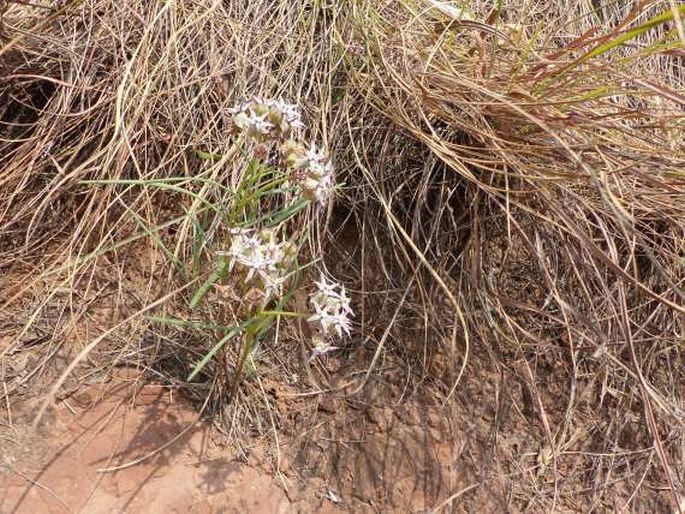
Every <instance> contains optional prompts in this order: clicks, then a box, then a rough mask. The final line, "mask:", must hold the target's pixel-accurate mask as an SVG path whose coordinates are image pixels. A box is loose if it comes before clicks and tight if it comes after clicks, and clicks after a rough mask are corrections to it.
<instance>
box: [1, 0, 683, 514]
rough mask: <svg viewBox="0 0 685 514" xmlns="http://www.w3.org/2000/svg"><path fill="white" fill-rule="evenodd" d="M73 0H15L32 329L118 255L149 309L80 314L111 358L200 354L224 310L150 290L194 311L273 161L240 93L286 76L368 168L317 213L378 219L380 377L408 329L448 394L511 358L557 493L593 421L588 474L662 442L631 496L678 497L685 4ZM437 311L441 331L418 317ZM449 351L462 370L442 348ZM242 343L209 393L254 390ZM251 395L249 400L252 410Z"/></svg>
mask: <svg viewBox="0 0 685 514" xmlns="http://www.w3.org/2000/svg"><path fill="white" fill-rule="evenodd" d="M63 4H64V5H63V6H62V7H53V6H52V5H51V6H48V7H38V6H28V4H27V5H24V3H12V2H9V3H7V5H4V12H3V13H2V18H0V19H1V23H0V37H1V38H2V45H3V46H2V47H1V48H0V73H2V76H1V77H0V80H1V82H0V98H1V99H2V101H1V102H0V116H1V119H2V124H1V125H0V163H1V168H0V270H1V271H2V272H5V273H7V274H8V276H9V274H11V273H12V271H13V270H14V269H15V268H16V267H17V265H18V263H23V264H25V265H27V266H28V267H29V268H30V270H31V272H30V273H29V274H28V277H29V278H28V280H27V281H26V282H24V283H23V284H22V285H20V286H18V287H15V288H13V289H12V291H11V292H10V294H7V295H4V296H3V297H2V298H0V312H7V313H9V312H13V313H16V312H22V308H21V305H22V304H21V302H24V301H25V299H26V297H27V296H29V297H30V296H31V294H32V293H33V296H34V303H33V309H32V311H31V312H30V313H28V314H26V313H25V312H24V313H23V314H22V315H21V316H20V317H19V318H18V319H19V321H21V322H22V324H21V326H18V327H16V329H14V330H13V332H12V334H13V341H14V346H13V347H12V348H14V349H16V348H19V347H20V346H21V341H22V338H23V337H25V336H26V334H27V333H29V332H30V331H31V330H32V327H35V326H36V325H37V324H40V323H41V322H42V321H41V320H43V321H44V318H45V316H46V312H47V311H48V310H49V309H51V306H53V305H54V304H55V302H57V303H59V305H60V306H61V309H62V310H61V314H60V317H59V319H58V320H57V321H56V322H55V323H52V329H51V331H50V333H49V340H50V341H51V342H52V343H51V344H56V345H65V344H72V343H73V341H72V339H73V337H72V336H73V334H74V327H73V324H74V320H75V319H77V318H78V317H79V316H80V314H79V312H78V305H79V304H80V303H81V302H82V299H83V298H86V297H88V296H89V295H91V294H92V293H93V292H94V291H97V290H98V288H99V287H101V284H100V281H101V280H103V278H102V277H104V276H106V277H109V280H110V281H111V283H115V284H116V286H115V287H114V292H115V296H116V297H117V298H118V301H119V302H120V304H121V305H125V309H122V310H124V311H125V314H126V315H125V316H123V317H121V319H123V320H125V323H120V324H119V325H117V324H114V325H113V328H111V330H110V332H106V333H105V334H104V335H103V334H102V333H99V334H98V335H96V336H95V337H88V338H84V339H83V340H82V341H77V343H80V345H81V346H79V349H81V348H83V347H86V348H87V349H88V351H86V352H82V353H81V355H82V357H83V359H84V361H85V360H87V358H88V354H89V351H90V350H95V348H97V347H98V345H100V343H101V342H103V341H110V343H111V342H112V341H114V342H115V343H116V344H114V350H111V352H110V353H109V354H108V355H111V356H113V357H112V359H113V360H115V361H116V360H118V361H120V362H129V363H130V362H138V363H139V364H140V365H141V366H143V367H145V368H146V369H152V370H154V373H162V374H166V376H167V378H168V379H179V380H180V377H182V376H184V374H187V372H188V369H189V366H190V367H192V364H193V363H194V362H196V361H197V360H198V359H199V358H201V356H202V355H204V354H205V353H206V352H207V351H208V350H209V349H210V348H211V347H212V343H213V342H214V341H212V340H211V336H212V332H211V331H200V332H198V331H196V330H190V329H188V328H187V327H175V328H173V329H170V328H169V327H159V326H158V325H156V324H154V323H151V322H150V320H149V318H146V317H145V316H146V315H147V314H150V313H152V312H153V311H154V313H157V314H159V313H168V312H173V313H174V314H175V315H179V313H183V314H187V315H188V316H189V317H191V316H193V313H189V312H188V311H187V310H186V307H187V302H188V300H189V298H190V297H191V296H192V291H193V290H194V288H195V287H196V285H193V284H190V285H189V282H190V281H195V282H197V281H200V278H198V275H197V274H194V273H195V271H197V270H196V269H195V267H196V265H197V262H199V261H198V259H200V257H202V256H203V255H204V256H206V255H209V254H210V253H211V252H212V251H213V248H212V247H211V241H210V239H211V238H210V237H208V234H207V232H206V231H198V226H202V227H205V228H207V227H209V228H211V227H215V226H216V223H218V222H217V221H216V220H215V219H214V218H213V216H215V215H214V214H213V211H212V209H211V208H209V207H208V205H213V206H217V205H230V203H231V202H232V201H233V197H232V196H231V187H232V186H234V185H235V184H236V183H237V182H239V180H240V174H241V173H242V170H243V169H244V166H245V162H246V161H245V158H244V157H243V156H241V155H240V154H238V153H237V152H235V150H234V149H233V146H232V141H231V138H230V137H229V136H227V116H226V113H225V109H226V108H227V107H229V106H231V105H233V104H234V103H236V102H237V101H241V100H243V99H246V98H249V97H251V96H253V95H256V94H263V95H266V96H271V97H277V96H283V97H285V98H287V99H288V100H289V101H292V102H296V103H298V104H299V105H301V106H302V107H303V110H304V111H305V115H306V117H307V119H308V120H309V122H310V125H311V126H312V131H311V136H312V137H316V138H317V139H320V140H323V141H325V142H326V143H327V144H328V145H329V146H330V147H331V148H334V149H335V153H334V156H335V162H336V167H337V170H338V175H339V179H340V180H344V181H345V182H346V188H345V190H344V192H343V193H342V194H340V195H339V198H338V200H337V203H336V206H335V207H334V208H333V209H332V210H331V211H330V212H328V213H322V215H321V216H320V217H319V218H318V219H316V220H313V221H312V229H311V235H310V239H309V240H310V242H311V253H312V254H313V255H317V254H319V253H323V255H324V256H328V261H327V262H328V263H329V264H331V265H332V264H333V262H334V261H338V260H339V255H340V254H336V255H333V252H331V251H330V250H327V248H329V247H330V244H331V235H332V236H333V239H335V237H337V236H339V234H340V232H339V230H342V229H341V227H342V226H343V225H344V226H345V227H350V226H354V232H355V233H356V234H357V235H356V237H357V241H356V243H354V244H358V245H359V246H360V248H361V249H362V254H363V255H364V257H363V259H362V261H361V262H362V263H363V265H362V266H361V267H360V269H356V270H354V276H353V275H352V274H351V273H349V270H348V276H347V278H348V279H349V280H350V281H354V283H355V284H356V286H355V291H354V300H355V302H356V303H357V305H358V310H359V312H360V316H359V317H358V324H357V327H356V330H357V334H358V337H357V340H358V341H366V342H367V344H371V345H375V346H373V348H372V351H371V352H370V354H369V359H368V361H367V362H365V363H364V364H363V366H364V367H363V370H362V371H364V372H365V376H366V377H367V378H368V376H369V375H370V374H371V373H374V372H379V373H380V372H381V371H378V369H379V366H378V364H379V362H380V359H382V358H383V356H384V355H385V354H386V353H392V352H395V351H398V352H399V351H401V352H407V351H409V352H410V353H411V356H410V357H409V360H411V361H412V363H416V364H418V365H419V366H418V367H419V368H421V369H422V372H421V373H423V374H426V375H430V376H431V381H430V384H431V386H430V387H433V388H434V393H435V394H436V395H437V396H439V397H441V398H443V399H445V400H446V401H452V400H454V399H455V398H456V399H458V398H459V392H460V386H461V384H462V383H463V382H464V381H466V380H468V379H469V376H471V374H472V373H475V372H476V371H477V370H478V369H480V364H479V362H481V361H482V362H484V361H488V362H489V365H491V366H493V367H494V368H495V369H497V370H498V371H499V372H500V373H501V374H502V375H510V376H511V377H514V379H515V380H516V381H519V382H520V383H521V384H524V385H525V388H526V389H527V390H528V391H530V401H531V402H532V404H533V407H532V408H533V409H534V410H535V412H536V413H537V416H538V417H539V419H540V420H541V425H542V427H543V428H542V433H541V449H540V456H541V457H540V462H541V463H542V464H540V466H541V467H543V468H546V467H549V468H550V469H551V470H552V475H553V479H552V484H553V486H552V487H551V489H550V490H551V491H552V492H551V493H550V494H548V495H547V496H545V495H543V496H545V499H543V500H540V499H539V498H538V500H536V501H539V503H536V504H535V505H536V506H535V508H538V509H541V510H547V511H549V509H552V510H553V509H554V508H556V507H557V506H558V505H559V503H558V502H560V501H562V500H563V497H564V495H571V493H570V492H569V490H568V487H570V486H566V485H565V484H566V482H565V481H564V480H563V479H562V475H563V473H562V470H561V469H559V468H558V466H557V458H558V457H559V456H560V455H562V454H564V453H565V452H570V451H573V450H575V449H576V447H574V444H575V442H576V441H577V437H578V433H579V432H583V433H584V434H585V436H586V442H587V440H592V441H591V443H592V444H590V443H588V444H586V445H585V446H583V449H582V450H581V449H580V447H579V450H578V451H583V452H585V451H588V452H589V450H588V448H590V447H592V451H593V452H595V454H596V455H599V456H596V457H588V459H589V460H586V461H583V462H582V465H581V466H585V467H581V469H580V470H575V473H577V474H578V475H580V476H581V478H579V479H578V480H579V481H580V482H571V484H572V485H573V484H576V485H577V484H578V483H584V484H586V486H587V487H588V488H589V490H592V489H593V488H594V490H595V491H599V490H601V491H604V493H602V494H606V495H610V494H611V489H610V486H609V485H607V483H608V481H609V478H608V477H609V475H610V474H611V472H612V469H613V468H612V466H618V464H619V461H620V463H621V465H626V466H628V467H631V466H634V467H635V470H634V472H633V471H631V474H630V477H631V480H632V481H631V482H630V483H631V487H633V489H634V490H633V491H631V493H633V494H631V495H629V496H630V498H629V500H628V503H627V504H626V505H627V507H629V508H630V502H631V501H633V500H634V498H635V497H640V496H641V495H642V494H643V492H644V491H645V489H646V486H645V483H646V482H649V483H650V484H651V485H650V487H652V488H662V489H664V490H667V491H668V492H669V493H668V494H669V502H670V505H671V508H677V507H676V505H678V503H679V502H681V501H682V498H683V497H685V496H684V494H685V493H684V491H683V486H682V482H683V480H685V478H684V477H683V473H685V467H684V466H685V462H684V461H683V455H682V447H683V446H682V445H683V444H684V443H683V441H685V439H684V437H685V432H684V428H685V405H684V404H683V401H684V399H683V393H684V388H685V367H684V364H685V363H684V361H683V345H684V344H685V339H684V338H685V273H684V271H685V201H684V199H685V172H684V170H685V82H684V81H685V75H684V73H685V69H684V68H683V65H682V58H683V55H684V52H685V49H684V48H685V47H684V46H683V45H684V43H683V41H684V40H683V39H682V38H683V24H682V23H683V22H682V18H684V17H685V9H683V8H682V7H680V6H678V5H677V4H676V3H675V2H600V3H597V2H589V1H584V0H573V1H569V2H556V3H555V2H530V1H524V0H521V1H518V2H511V3H507V6H506V7H502V8H498V7H496V6H497V5H499V3H498V2H473V3H472V4H471V5H470V6H469V10H468V12H467V14H468V15H465V14H464V12H465V11H463V10H459V9H456V8H455V6H456V2H447V1H441V0H398V1H397V2H371V1H362V0H356V1H352V2H343V1H333V2H330V1H329V2H322V1H318V0H315V1H305V0H297V1H295V0H271V1H260V0H255V1H250V2H247V1H228V0H227V1H223V2H222V1H220V0H197V1H190V0H176V1H168V0H164V1H162V0H156V1H155V0H153V1H149V2H147V1H139V0H131V1H126V2H113V1H108V0H83V1H72V2H64V3H63ZM597 4H601V6H600V7H596V5H597ZM0 5H3V4H2V3H0ZM198 151H200V153H199V152H198ZM201 152H209V153H212V154H216V155H221V156H223V157H221V158H219V159H214V160H212V159H210V160H208V159H203V158H202V157H201V156H202V155H203V154H202V153H201ZM188 192H190V193H192V194H188ZM341 220H344V221H341ZM203 230H208V229H203ZM136 260H137V261H138V262H136ZM324 261H325V262H326V259H324ZM132 268H133V269H135V270H136V271H135V272H132V271H131V269H132ZM205 271H206V270H205ZM379 286H380V288H381V289H382V294H379V291H378V288H379ZM65 290H66V291H68V292H69V293H68V294H67V299H66V300H65V299H64V292H65ZM38 291H40V295H39V298H38V299H37V300H35V296H36V293H37V292H38ZM170 292H171V293H170ZM160 299H162V301H160ZM296 300H297V299H296ZM24 305H25V304H24ZM118 305H119V304H118ZM203 317H204V318H205V319H207V318H209V319H211V318H212V312H211V310H210V311H209V312H203ZM119 321H121V320H119ZM410 326H412V327H417V326H418V327H419V329H418V330H416V332H415V333H420V334H422V340H421V341H420V344H409V343H406V342H403V340H402V333H403V332H402V330H405V329H407V330H408V329H409V327H410ZM279 337H281V331H280V329H279V330H278V331H276V334H275V336H274V338H273V341H272V342H271V343H270V344H269V345H268V348H267V349H265V352H271V351H272V350H274V349H275V352H272V356H271V357H269V358H268V359H266V361H268V362H269V363H271V364H272V365H273V366H275V369H278V370H281V369H283V367H287V366H288V358H287V357H282V356H279V354H282V353H283V352H287V351H292V350H286V348H292V346H283V345H280V346H279V341H280V339H279ZM70 338H71V339H70ZM150 340H152V341H153V342H152V343H150V342H149V341H150ZM67 341H70V342H69V343H67ZM146 341H147V342H146ZM94 343H95V344H94ZM110 348H112V347H111V346H110ZM108 351H109V350H108ZM298 351H299V350H298ZM348 351H350V352H354V351H355V350H354V346H353V347H351V348H350V349H349V350H348ZM7 352H8V351H7V350H6V351H5V354H7ZM295 353H297V352H295ZM274 355H275V356H274ZM442 357H446V358H448V359H449V362H450V366H449V370H448V372H447V373H446V374H440V373H439V372H438V371H436V369H437V368H436V366H437V361H438V360H440V359H441V358H442ZM297 358H299V355H298V356H297ZM275 362H277V363H279V364H278V365H276V364H274V363H275ZM73 364H74V366H72V367H75V366H76V363H75V362H74V363H73ZM265 365H266V364H265ZM415 368H416V367H415V366H413V367H412V369H415ZM174 369H180V370H182V372H179V373H177V374H176V375H174V372H173V371H172V370H174ZM221 369H222V366H220V365H216V364H213V365H210V366H208V367H207V368H206V369H205V371H204V373H205V376H204V378H203V380H204V382H203V383H204V385H203V386H202V387H199V386H197V384H196V385H195V386H189V387H190V388H194V390H196V391H197V392H198V393H197V394H198V395H199V396H200V397H201V398H207V397H208V395H209V392H212V395H210V396H212V401H213V402H214V403H213V404H214V405H222V403H223V404H225V403H226V402H229V401H230V400H229V398H228V397H227V394H226V391H225V389H224V388H221V387H219V386H217V385H216V384H217V381H216V377H217V376H218V374H219V373H220V370H221ZM253 371H254V372H255V373H259V369H258V367H257V369H255V370H253ZM549 380H554V381H556V385H555V387H554V388H553V389H554V391H555V395H556V397H555V401H554V402H553V404H550V400H549V398H550V394H548V391H547V392H546V391H545V390H546V389H548V388H550V387H551V386H550V385H549V383H548V381H549ZM424 386H425V385H424ZM550 390H551V389H550ZM609 400H611V407H610V408H609V407H607V403H608V402H609ZM234 403H235V404H236V405H242V404H240V403H239V402H237V403H236V402H234ZM235 408H236V409H239V410H240V409H242V410H240V412H242V414H243V415H247V414H248V413H249V411H250V408H251V407H249V406H248V407H244V408H243V407H235ZM241 419H243V418H242V417H241V416H237V415H234V417H233V421H234V425H233V428H234V430H236V433H241V432H242V430H241V429H240V427H239V426H238V427H236V426H235V423H238V425H239V423H240V420H241ZM236 420H237V421H236ZM628 425H631V430H635V431H637V432H640V433H643V434H646V435H645V437H644V438H640V440H641V441H642V440H648V441H650V445H651V446H650V447H649V448H647V449H645V448H640V450H645V453H640V454H639V459H641V460H639V459H638V457H634V458H633V457H632V456H631V457H624V455H625V450H637V448H621V447H620V445H619V444H618V441H623V440H624V439H623V438H622V434H623V433H624V431H625V429H626V426H628ZM584 444H585V443H584ZM626 444H627V443H626ZM593 455H594V454H593ZM631 455H632V454H631ZM652 459H653V462H654V463H658V471H656V472H652V470H651V465H652V464H650V463H651V462H652ZM645 462H647V464H646V465H645V464H644V463H645ZM632 469H633V468H632V467H631V470H632ZM637 470H639V473H638V471H637ZM642 473H644V475H642V478H640V476H639V475H640V474H642ZM645 477H647V478H645ZM526 487H527V486H526V485H525V484H524V483H523V480H522V482H521V483H520V484H519V485H518V486H517V488H521V489H523V490H527V489H526ZM531 487H532V486H531ZM517 490H518V489H517ZM607 491H608V492H607ZM598 494H599V493H598ZM645 494H646V493H645ZM591 503H592V501H590V503H588V504H587V505H591ZM584 505H585V504H584Z"/></svg>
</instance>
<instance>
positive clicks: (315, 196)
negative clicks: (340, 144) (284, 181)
mask: <svg viewBox="0 0 685 514" xmlns="http://www.w3.org/2000/svg"><path fill="white" fill-rule="evenodd" d="M281 154H282V155H283V158H284V160H285V164H286V166H287V167H288V168H289V169H290V170H291V175H290V176H291V179H292V181H293V182H294V183H295V184H297V186H298V187H299V188H300V190H301V191H302V194H303V195H304V196H305V197H306V198H308V199H309V200H312V201H316V202H318V203H319V204H321V205H323V204H325V203H326V202H327V201H328V198H329V197H330V196H331V193H332V192H333V188H334V186H335V180H334V178H333V164H332V163H331V160H330V158H329V157H328V155H327V154H326V151H325V150H323V149H317V148H316V144H315V143H311V144H310V145H309V148H306V147H305V146H304V145H303V144H302V143H299V142H297V141H293V140H288V141H286V142H285V143H283V145H281Z"/></svg>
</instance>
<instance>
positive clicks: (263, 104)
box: [228, 97, 335, 205]
mask: <svg viewBox="0 0 685 514" xmlns="http://www.w3.org/2000/svg"><path fill="white" fill-rule="evenodd" d="M228 112H229V113H230V114H231V115H232V118H231V119H232V123H233V128H234V130H235V131H237V132H240V133H242V134H245V135H246V136H247V137H248V138H249V139H250V140H252V141H255V142H256V143H257V148H256V149H255V155H256V156H258V158H263V157H264V156H266V155H267V153H268V149H267V143H268V142H272V141H277V142H281V156H282V158H283V162H284V163H285V166H286V168H287V169H288V171H289V172H290V179H291V181H292V183H294V184H295V185H296V186H297V187H298V188H299V190H300V192H301V193H302V195H303V196H304V197H305V198H307V199H309V200H311V201H315V202H318V203H319V204H320V205H324V204H325V203H326V202H327V201H328V199H329V198H330V196H331V193H332V192H333V189H334V187H335V179H334V173H333V164H332V163H331V159H330V157H329V156H328V154H327V152H326V150H324V149H323V148H317V146H316V144H315V143H313V142H312V143H310V144H309V145H308V146H307V145H305V144H304V143H302V142H301V140H300V133H299V131H300V129H304V128H305V125H304V123H303V122H302V116H301V114H300V111H299V109H298V107H297V105H295V104H289V103H287V102H285V101H284V100H283V99H280V98H279V99H277V100H270V99H263V98H260V97H255V98H253V99H252V100H250V101H249V102H245V103H242V104H239V105H237V106H235V107H233V108H231V109H229V110H228Z"/></svg>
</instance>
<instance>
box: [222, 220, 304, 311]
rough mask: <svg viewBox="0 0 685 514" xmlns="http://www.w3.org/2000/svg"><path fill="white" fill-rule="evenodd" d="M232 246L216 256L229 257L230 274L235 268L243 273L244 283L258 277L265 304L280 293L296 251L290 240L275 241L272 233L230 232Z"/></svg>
mask: <svg viewBox="0 0 685 514" xmlns="http://www.w3.org/2000/svg"><path fill="white" fill-rule="evenodd" d="M232 234H233V238H232V240H231V247H230V249H229V250H228V251H219V252H217V255H220V256H225V257H228V258H230V263H229V271H230V270H233V268H234V267H235V266H236V264H237V265H239V266H241V267H242V268H244V270H245V271H246V275H245V283H248V282H250V281H251V280H252V279H253V278H255V277H257V278H258V279H259V281H260V282H261V286H262V287H260V289H261V291H262V292H263V293H264V301H268V299H269V298H271V297H272V296H273V295H276V294H279V295H280V294H281V293H282V290H281V289H282V285H283V282H285V278H286V275H287V272H288V270H289V268H290V266H291V265H292V263H293V262H294V261H295V259H296V257H297V248H295V245H294V244H293V243H292V242H290V241H280V242H279V241H278V237H277V235H276V233H275V231H274V230H270V229H264V230H261V231H260V232H256V231H255V230H253V229H233V230H232Z"/></svg>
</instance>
